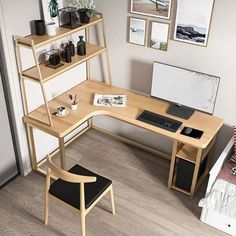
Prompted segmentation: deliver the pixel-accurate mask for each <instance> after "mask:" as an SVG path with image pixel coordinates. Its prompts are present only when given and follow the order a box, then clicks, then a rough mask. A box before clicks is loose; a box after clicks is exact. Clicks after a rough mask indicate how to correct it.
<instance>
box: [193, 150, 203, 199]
mask: <svg viewBox="0 0 236 236" xmlns="http://www.w3.org/2000/svg"><path fill="white" fill-rule="evenodd" d="M202 151H203V150H202V149H198V151H197V159H196V163H195V167H194V172H193V180H192V186H191V190H190V196H191V197H193V195H194V192H195V188H196V184H197V178H198V172H199V168H200V164H201V159H202Z"/></svg>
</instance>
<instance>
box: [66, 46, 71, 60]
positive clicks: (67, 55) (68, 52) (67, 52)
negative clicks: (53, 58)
mask: <svg viewBox="0 0 236 236" xmlns="http://www.w3.org/2000/svg"><path fill="white" fill-rule="evenodd" d="M65 61H66V62H67V63H70V62H71V50H70V46H69V44H68V43H67V44H66V47H65Z"/></svg>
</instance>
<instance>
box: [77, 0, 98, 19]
mask: <svg viewBox="0 0 236 236" xmlns="http://www.w3.org/2000/svg"><path fill="white" fill-rule="evenodd" d="M74 2H75V6H76V7H78V8H79V16H80V22H81V23H89V21H90V18H91V17H92V16H94V15H95V14H96V10H95V3H94V1H93V0H75V1H74Z"/></svg>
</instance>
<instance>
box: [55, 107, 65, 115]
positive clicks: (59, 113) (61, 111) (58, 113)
mask: <svg viewBox="0 0 236 236" xmlns="http://www.w3.org/2000/svg"><path fill="white" fill-rule="evenodd" d="M57 115H59V116H65V115H66V108H65V107H58V108H57Z"/></svg>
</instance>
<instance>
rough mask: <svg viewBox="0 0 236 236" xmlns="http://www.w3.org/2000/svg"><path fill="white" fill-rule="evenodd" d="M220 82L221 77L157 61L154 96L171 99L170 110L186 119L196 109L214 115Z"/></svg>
mask: <svg viewBox="0 0 236 236" xmlns="http://www.w3.org/2000/svg"><path fill="white" fill-rule="evenodd" d="M219 82H220V78H219V77H217V76H213V75H209V74H205V73H201V72H197V71H193V70H188V69H184V68H180V67H176V66H171V65H167V64H164V63H159V62H154V63H153V74H152V89H151V96H153V97H156V98H160V99H163V100H165V101H168V102H170V103H171V104H172V106H171V107H170V110H169V111H168V112H169V113H170V114H171V113H172V114H173V115H176V116H180V117H182V118H185V119H188V118H189V117H190V116H191V115H192V113H193V112H194V110H199V111H203V112H205V113H208V114H213V112H214V107H215V102H216V96H217V92H218V87H219ZM188 108H190V110H189V109H188ZM182 109H184V111H183V110H182ZM191 109H193V110H192V113H191ZM188 111H190V113H189V112H188ZM178 113H180V114H179V115H178ZM181 113H182V114H181Z"/></svg>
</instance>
